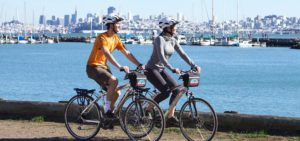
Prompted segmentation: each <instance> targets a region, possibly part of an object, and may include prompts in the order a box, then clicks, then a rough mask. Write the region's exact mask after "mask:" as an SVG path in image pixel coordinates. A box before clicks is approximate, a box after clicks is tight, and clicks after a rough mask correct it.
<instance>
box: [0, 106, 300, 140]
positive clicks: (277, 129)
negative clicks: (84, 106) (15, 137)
mask: <svg viewBox="0 0 300 141" xmlns="http://www.w3.org/2000/svg"><path fill="white" fill-rule="evenodd" d="M64 108H65V103H57V102H38V101H14V100H0V119H17V120H19V119H22V120H24V119H25V120H27V119H29V120H30V119H32V118H35V117H43V119H44V120H45V121H51V122H64V119H63V115H64ZM217 116H218V122H219V126H218V131H222V132H232V131H234V132H259V131H265V132H266V133H267V134H270V135H285V136H287V135H288V136H290V135H296V136H297V135H300V118H291V117H278V116H263V115H249V114H237V113H217Z"/></svg>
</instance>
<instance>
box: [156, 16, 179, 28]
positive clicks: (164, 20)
mask: <svg viewBox="0 0 300 141" xmlns="http://www.w3.org/2000/svg"><path fill="white" fill-rule="evenodd" d="M178 23H179V21H176V20H175V19H173V18H171V17H165V18H162V19H161V20H160V21H159V27H160V28H161V29H164V28H166V27H169V26H172V25H176V24H178Z"/></svg>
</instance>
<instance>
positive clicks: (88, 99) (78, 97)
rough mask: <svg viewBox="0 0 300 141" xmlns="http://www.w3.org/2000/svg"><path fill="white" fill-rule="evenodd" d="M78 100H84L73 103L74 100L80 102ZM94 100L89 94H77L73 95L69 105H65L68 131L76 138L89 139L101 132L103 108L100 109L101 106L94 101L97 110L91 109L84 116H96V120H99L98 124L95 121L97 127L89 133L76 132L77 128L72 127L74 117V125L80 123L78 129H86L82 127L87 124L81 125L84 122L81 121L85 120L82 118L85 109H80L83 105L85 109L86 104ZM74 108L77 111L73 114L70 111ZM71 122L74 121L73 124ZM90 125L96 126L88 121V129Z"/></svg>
mask: <svg viewBox="0 0 300 141" xmlns="http://www.w3.org/2000/svg"><path fill="white" fill-rule="evenodd" d="M78 100H80V102H82V103H79V104H77V105H76V104H75V103H73V102H78ZM92 101H93V98H92V97H91V96H89V95H76V96H73V97H72V98H71V99H70V100H69V102H68V103H67V105H66V107H65V110H64V120H65V126H66V128H67V130H68V132H69V133H70V134H71V135H72V136H73V137H74V138H76V139H78V140H89V139H91V138H93V137H95V136H96V135H97V133H98V132H99V130H100V127H101V122H100V121H101V116H102V114H101V113H100V111H101V110H100V107H99V105H98V104H97V103H94V104H93V106H92V108H93V110H95V111H92V112H90V111H89V112H88V113H86V114H85V117H84V118H87V117H91V118H95V119H94V120H98V121H99V123H97V124H96V123H95V126H96V127H95V128H94V130H93V131H92V133H91V134H89V135H80V134H79V133H76V131H74V130H75V129H76V128H75V129H73V127H71V126H73V121H71V120H73V118H75V121H74V125H76V124H77V123H78V124H79V125H80V126H78V127H77V129H78V130H84V129H82V128H84V127H85V125H81V124H83V123H81V122H83V120H82V118H83V117H82V116H81V115H80V113H81V112H82V111H83V110H82V108H81V109H80V107H81V106H83V109H84V108H85V106H87V105H88V104H89V103H90V102H92ZM85 102H87V103H86V104H87V105H85ZM80 104H82V105H80ZM73 110H75V112H76V113H75V114H73V115H72V113H70V112H72V111H73ZM77 110H79V111H77ZM90 110H91V109H90ZM93 112H94V113H93ZM70 114H71V115H70ZM78 114H79V115H78ZM95 115H98V116H97V117H94V116H95ZM79 118H80V119H79ZM71 123H72V125H71ZM82 126H84V127H82ZM90 126H94V125H93V124H91V123H86V128H87V129H88V127H90ZM75 127H76V126H75Z"/></svg>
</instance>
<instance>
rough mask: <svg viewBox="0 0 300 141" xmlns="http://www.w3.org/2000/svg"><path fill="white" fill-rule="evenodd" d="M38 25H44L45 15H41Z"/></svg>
mask: <svg viewBox="0 0 300 141" xmlns="http://www.w3.org/2000/svg"><path fill="white" fill-rule="evenodd" d="M39 24H46V17H45V15H41V16H40V21H39Z"/></svg>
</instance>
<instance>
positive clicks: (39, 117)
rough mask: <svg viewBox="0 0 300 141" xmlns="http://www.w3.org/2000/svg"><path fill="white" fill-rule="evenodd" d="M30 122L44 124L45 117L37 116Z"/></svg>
mask: <svg viewBox="0 0 300 141" xmlns="http://www.w3.org/2000/svg"><path fill="white" fill-rule="evenodd" d="M30 121H32V122H44V121H45V118H44V116H36V117H33V118H32V119H31V120H30Z"/></svg>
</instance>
